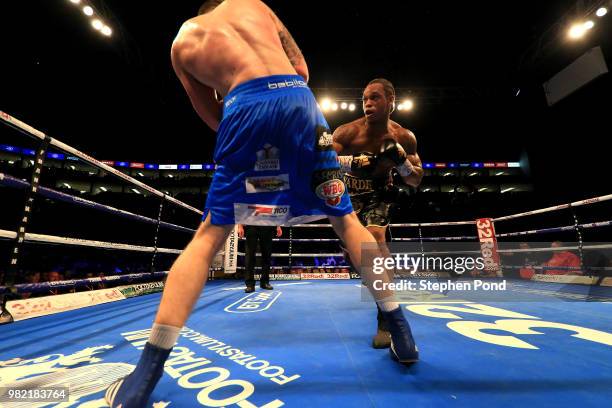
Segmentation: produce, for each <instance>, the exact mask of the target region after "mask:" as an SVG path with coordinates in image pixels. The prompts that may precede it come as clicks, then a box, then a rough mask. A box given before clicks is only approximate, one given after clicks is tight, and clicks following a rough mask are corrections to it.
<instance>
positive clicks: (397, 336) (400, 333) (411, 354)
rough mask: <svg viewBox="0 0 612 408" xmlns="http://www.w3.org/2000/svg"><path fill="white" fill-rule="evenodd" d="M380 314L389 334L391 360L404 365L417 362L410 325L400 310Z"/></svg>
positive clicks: (417, 355) (417, 356) (417, 354)
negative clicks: (383, 318)
mask: <svg viewBox="0 0 612 408" xmlns="http://www.w3.org/2000/svg"><path fill="white" fill-rule="evenodd" d="M381 313H382V315H383V316H384V317H385V320H386V322H387V324H388V325H389V332H390V333H391V347H390V349H389V353H390V354H391V358H393V359H394V360H395V361H398V362H400V363H402V364H406V365H409V364H412V363H415V362H417V361H418V360H419V349H418V348H417V346H416V344H415V343H414V338H413V337H412V331H411V330H410V325H409V324H408V321H406V318H405V317H404V314H403V313H402V308H401V307H398V308H396V309H395V310H392V311H390V312H385V311H381Z"/></svg>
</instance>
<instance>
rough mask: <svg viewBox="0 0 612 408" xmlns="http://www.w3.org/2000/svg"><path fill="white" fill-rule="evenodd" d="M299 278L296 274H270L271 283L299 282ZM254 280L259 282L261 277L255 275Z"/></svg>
mask: <svg viewBox="0 0 612 408" xmlns="http://www.w3.org/2000/svg"><path fill="white" fill-rule="evenodd" d="M300 279H301V277H300V275H299V274H297V273H293V274H291V273H283V274H281V273H274V274H270V280H271V281H284V280H300ZM255 280H261V275H255Z"/></svg>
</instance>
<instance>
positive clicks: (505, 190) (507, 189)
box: [501, 187, 514, 194]
mask: <svg viewBox="0 0 612 408" xmlns="http://www.w3.org/2000/svg"><path fill="white" fill-rule="evenodd" d="M512 190H514V187H508V188H504V189H503V190H502V191H501V192H502V194H503V193H507V192H508V191H512Z"/></svg>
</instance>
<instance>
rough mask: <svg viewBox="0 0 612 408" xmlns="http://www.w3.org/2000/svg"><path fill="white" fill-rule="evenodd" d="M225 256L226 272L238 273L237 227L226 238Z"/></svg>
mask: <svg viewBox="0 0 612 408" xmlns="http://www.w3.org/2000/svg"><path fill="white" fill-rule="evenodd" d="M236 221H237V220H236ZM224 258H225V259H224V260H223V269H224V271H225V273H226V274H232V273H236V267H237V266H238V231H237V229H236V227H234V229H233V230H232V232H231V233H230V235H229V237H227V239H226V240H225V257H224Z"/></svg>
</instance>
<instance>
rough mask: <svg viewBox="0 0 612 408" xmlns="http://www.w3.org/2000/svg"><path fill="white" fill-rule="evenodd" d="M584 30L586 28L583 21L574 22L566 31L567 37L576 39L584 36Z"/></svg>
mask: <svg viewBox="0 0 612 408" xmlns="http://www.w3.org/2000/svg"><path fill="white" fill-rule="evenodd" d="M586 31H587V30H586V28H585V26H584V23H574V24H573V25H572V26H571V27H570V29H569V31H568V32H567V35H568V36H569V38H571V39H573V40H577V39H579V38H582V37H584V34H585V33H586Z"/></svg>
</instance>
